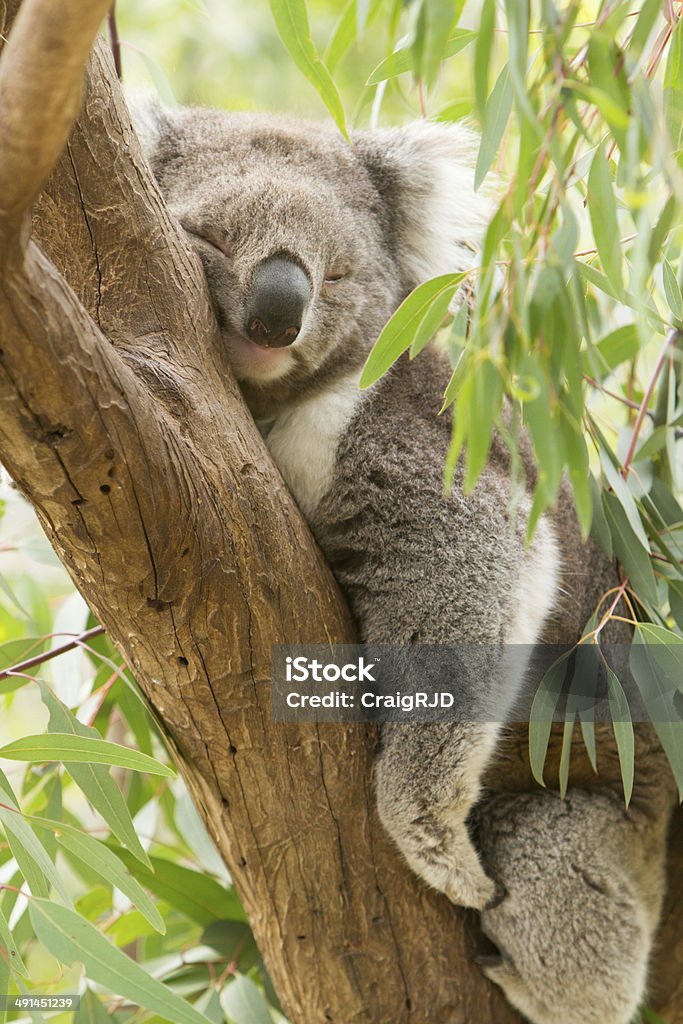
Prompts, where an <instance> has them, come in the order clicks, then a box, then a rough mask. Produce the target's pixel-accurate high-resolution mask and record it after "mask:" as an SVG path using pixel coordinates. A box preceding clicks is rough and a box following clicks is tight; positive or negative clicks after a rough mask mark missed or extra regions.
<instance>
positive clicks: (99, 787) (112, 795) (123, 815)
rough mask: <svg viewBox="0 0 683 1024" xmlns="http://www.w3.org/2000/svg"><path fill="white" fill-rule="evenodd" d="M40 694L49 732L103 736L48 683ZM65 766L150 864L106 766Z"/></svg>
mask: <svg viewBox="0 0 683 1024" xmlns="http://www.w3.org/2000/svg"><path fill="white" fill-rule="evenodd" d="M40 696H41V699H42V701H43V703H44V704H45V705H46V707H47V709H48V711H49V712H50V721H49V724H48V730H49V732H51V733H72V734H73V735H75V736H87V737H92V738H93V739H101V736H100V735H99V733H98V732H97V731H96V730H95V729H91V728H89V727H88V726H87V725H83V724H82V723H81V722H79V721H78V719H77V718H75V717H74V716H73V715H72V714H71V713H70V712H69V711H68V709H67V708H66V707H65V706H64V705H63V704H62V702H61V701H60V700H58V699H57V698H56V697H55V695H54V694H53V693H52V691H51V690H50V689H49V688H48V687H47V686H43V687H42V688H41V692H40ZM65 768H66V770H67V771H68V773H69V775H70V776H71V778H72V779H73V780H74V782H75V783H76V785H77V786H78V787H79V789H81V790H82V792H83V793H84V794H85V796H86V797H87V799H88V800H89V801H90V803H91V804H92V806H93V807H94V808H95V810H96V811H97V813H98V814H101V815H102V817H103V818H104V820H105V821H106V823H107V825H109V828H110V829H111V830H112V832H113V833H114V835H115V836H116V838H117V839H118V840H119V842H120V843H123V845H124V846H127V847H128V849H129V850H130V851H131V853H132V854H133V855H134V856H135V857H137V859H138V860H139V861H140V862H141V863H142V864H146V865H147V866H149V865H150V860H149V857H148V856H147V854H146V853H145V850H144V849H143V847H142V844H141V842H140V840H139V838H138V836H137V833H136V831H135V826H134V825H133V819H132V818H131V815H130V812H129V810H128V808H127V807H126V801H125V800H124V799H123V795H122V793H121V790H120V789H119V788H118V786H117V785H116V783H115V782H114V780H113V779H112V777H111V775H110V774H109V769H108V768H107V767H105V766H104V765H98V764H79V763H78V762H73V761H70V762H68V763H66V764H65Z"/></svg>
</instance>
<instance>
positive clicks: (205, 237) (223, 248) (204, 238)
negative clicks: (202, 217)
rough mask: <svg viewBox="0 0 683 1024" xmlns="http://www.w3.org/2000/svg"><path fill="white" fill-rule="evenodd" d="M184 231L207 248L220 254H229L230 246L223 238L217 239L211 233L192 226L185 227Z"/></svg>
mask: <svg viewBox="0 0 683 1024" xmlns="http://www.w3.org/2000/svg"><path fill="white" fill-rule="evenodd" d="M185 231H186V233H187V234H188V235H190V236H191V237H192V238H193V239H194V240H195V241H197V242H200V243H201V244H203V245H205V246H207V247H208V248H209V249H213V250H215V252H217V253H220V254H221V256H231V255H232V253H231V251H230V246H229V245H228V243H227V241H226V240H225V239H219V238H218V237H217V236H216V235H213V234H211V233H209V232H205V231H195V230H193V229H192V228H185Z"/></svg>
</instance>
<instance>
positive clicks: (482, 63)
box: [474, 0, 496, 124]
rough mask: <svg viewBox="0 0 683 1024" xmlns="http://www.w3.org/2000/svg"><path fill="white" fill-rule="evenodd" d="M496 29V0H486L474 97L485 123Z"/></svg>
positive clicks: (476, 49) (480, 23)
mask: <svg viewBox="0 0 683 1024" xmlns="http://www.w3.org/2000/svg"><path fill="white" fill-rule="evenodd" d="M495 29H496V0H484V2H483V4H482V7H481V14H480V15H479V31H478V33H477V42H476V45H475V50H474V97H475V100H476V104H477V110H478V111H479V117H480V120H481V122H482V124H483V122H484V113H485V110H486V100H487V97H488V93H489V65H490V63H491V51H492V50H493V36H494V33H495Z"/></svg>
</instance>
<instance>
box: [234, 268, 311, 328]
mask: <svg viewBox="0 0 683 1024" xmlns="http://www.w3.org/2000/svg"><path fill="white" fill-rule="evenodd" d="M309 293H310V285H309V283H308V278H307V276H306V274H305V272H304V271H303V270H302V268H301V267H300V266H299V264H298V263H294V262H293V261H292V260H290V259H288V258H287V257H286V256H271V257H270V259H267V260H266V261H265V263H262V264H261V265H260V266H259V267H257V268H256V273H255V274H254V279H253V282H252V286H251V295H250V296H249V306H248V309H247V324H246V329H247V334H248V335H249V337H250V338H251V340H252V341H254V342H256V344H257V345H263V346H264V347H265V346H269V347H272V348H284V346H285V345H291V344H292V342H293V341H296V338H297V335H298V334H299V331H300V330H301V321H302V319H303V315H304V309H305V307H306V303H307V301H308V296H309Z"/></svg>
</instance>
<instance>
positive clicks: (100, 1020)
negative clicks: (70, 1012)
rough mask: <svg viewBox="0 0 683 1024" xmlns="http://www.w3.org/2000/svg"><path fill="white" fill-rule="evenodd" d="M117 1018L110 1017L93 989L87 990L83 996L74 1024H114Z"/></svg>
mask: <svg viewBox="0 0 683 1024" xmlns="http://www.w3.org/2000/svg"><path fill="white" fill-rule="evenodd" d="M116 1020H117V1018H116V1016H115V1015H114V1016H113V1015H110V1014H109V1013H108V1012H107V1009H106V1007H105V1005H104V1003H103V1002H102V1000H101V999H99V998H98V997H97V996H96V995H95V993H94V992H93V990H92V989H91V988H86V990H85V992H84V993H83V995H82V996H81V1005H80V1006H79V1008H78V1010H76V1013H75V1014H74V1021H73V1024H113V1022H115V1021H116Z"/></svg>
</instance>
